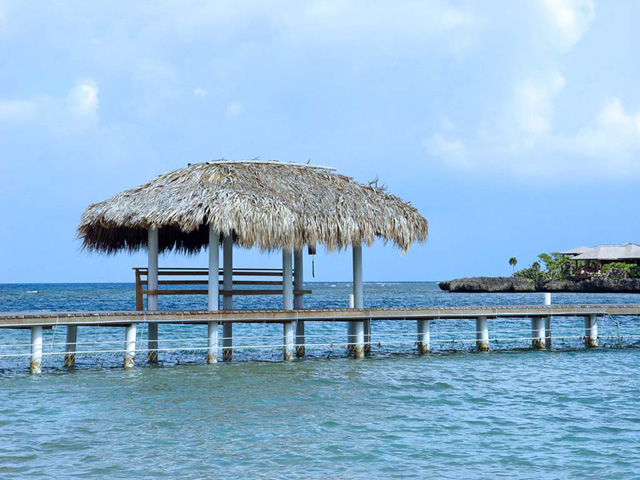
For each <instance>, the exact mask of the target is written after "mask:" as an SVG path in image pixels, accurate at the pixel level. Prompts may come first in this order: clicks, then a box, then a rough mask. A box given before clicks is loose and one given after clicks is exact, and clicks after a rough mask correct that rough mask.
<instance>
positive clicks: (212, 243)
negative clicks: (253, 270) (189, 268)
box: [207, 225, 220, 365]
mask: <svg viewBox="0 0 640 480" xmlns="http://www.w3.org/2000/svg"><path fill="white" fill-rule="evenodd" d="M219 268H220V235H219V233H218V231H217V230H216V229H215V228H214V227H213V225H209V282H208V307H209V311H210V312H217V311H218V309H219V308H220V283H219V277H220V274H219ZM218 325H219V323H218V322H208V323H207V364H209V365H210V364H212V363H217V362H218Z"/></svg>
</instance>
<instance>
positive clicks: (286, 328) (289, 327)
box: [283, 322, 294, 362]
mask: <svg viewBox="0 0 640 480" xmlns="http://www.w3.org/2000/svg"><path fill="white" fill-rule="evenodd" d="M293 339H294V328H293V322H284V324H283V344H284V349H283V350H284V351H283V358H284V360H285V361H287V362H288V361H290V360H293V349H294V347H293V346H294V340H293Z"/></svg>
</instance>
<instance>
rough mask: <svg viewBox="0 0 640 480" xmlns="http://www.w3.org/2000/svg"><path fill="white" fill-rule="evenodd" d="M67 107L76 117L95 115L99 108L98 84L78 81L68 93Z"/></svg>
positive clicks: (89, 81)
mask: <svg viewBox="0 0 640 480" xmlns="http://www.w3.org/2000/svg"><path fill="white" fill-rule="evenodd" d="M67 108H68V109H69V111H70V112H71V113H72V114H73V115H75V116H76V117H81V118H87V117H94V116H95V115H96V112H97V110H98V86H97V85H96V84H95V82H94V81H92V80H85V81H82V82H78V83H77V84H76V85H75V86H74V87H73V88H72V89H71V91H70V92H69V95H67Z"/></svg>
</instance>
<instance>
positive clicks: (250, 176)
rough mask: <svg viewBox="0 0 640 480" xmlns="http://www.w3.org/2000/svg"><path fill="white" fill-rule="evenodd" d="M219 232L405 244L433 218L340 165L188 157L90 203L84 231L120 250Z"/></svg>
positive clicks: (249, 238) (173, 245)
mask: <svg viewBox="0 0 640 480" xmlns="http://www.w3.org/2000/svg"><path fill="white" fill-rule="evenodd" d="M209 224H212V225H213V226H214V228H215V229H216V230H217V231H218V232H220V235H221V236H222V235H230V234H233V236H234V240H235V242H236V243H237V244H238V245H240V246H242V247H246V248H253V247H257V248H259V249H261V250H275V249H281V248H303V247H305V246H307V245H316V244H321V245H324V246H325V247H326V248H327V249H328V250H330V251H332V250H338V249H343V248H346V247H348V246H349V245H359V244H366V245H371V244H372V243H373V241H374V240H375V238H376V237H379V238H381V239H383V240H384V241H389V242H392V243H394V244H395V245H396V246H398V247H399V248H400V249H402V250H403V251H406V250H408V249H409V247H411V244H412V243H413V242H414V241H418V242H423V241H425V240H426V238H427V234H428V224H427V220H426V219H425V218H424V217H422V216H421V215H420V213H418V210H417V209H416V208H415V207H413V206H411V205H410V204H409V203H405V202H403V201H402V200H401V199H400V198H398V197H396V196H394V195H391V194H389V193H387V192H386V191H385V189H384V188H383V187H378V186H377V185H374V184H373V182H372V183H371V184H369V185H363V184H360V183H358V182H356V181H355V180H353V179H352V178H350V177H347V176H344V175H339V174H337V173H334V172H333V169H331V168H327V167H318V166H313V165H301V164H290V163H280V162H274V161H269V162H263V161H243V162H230V161H226V160H220V161H215V162H207V163H198V164H190V165H188V166H186V167H184V168H181V169H178V170H175V171H172V172H169V173H166V174H164V175H160V176H158V177H157V178H155V179H154V180H152V181H150V182H148V183H146V184H144V185H141V186H139V187H136V188H133V189H131V190H126V191H124V192H121V193H118V194H116V195H114V196H113V197H111V198H109V199H108V200H105V201H103V202H100V203H94V204H93V205H90V206H89V207H88V208H87V209H86V210H85V211H84V213H83V214H82V220H81V223H80V225H79V227H78V236H79V237H80V239H81V240H82V242H83V246H84V248H86V249H89V250H95V251H102V252H106V253H115V252H117V251H121V250H125V251H135V250H138V249H141V248H145V247H146V245H147V230H148V229H149V228H152V227H155V228H159V244H160V245H159V247H160V251H169V250H177V251H183V252H188V253H195V252H197V251H199V250H201V249H204V248H206V247H207V246H208V243H209V229H208V225H209Z"/></svg>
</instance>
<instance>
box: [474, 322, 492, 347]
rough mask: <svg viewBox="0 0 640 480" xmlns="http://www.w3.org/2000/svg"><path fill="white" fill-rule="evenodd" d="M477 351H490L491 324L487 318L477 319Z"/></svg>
mask: <svg viewBox="0 0 640 480" xmlns="http://www.w3.org/2000/svg"><path fill="white" fill-rule="evenodd" d="M476 351H478V352H488V351H489V324H488V322H487V317H477V318H476Z"/></svg>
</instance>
